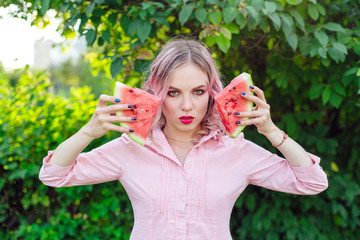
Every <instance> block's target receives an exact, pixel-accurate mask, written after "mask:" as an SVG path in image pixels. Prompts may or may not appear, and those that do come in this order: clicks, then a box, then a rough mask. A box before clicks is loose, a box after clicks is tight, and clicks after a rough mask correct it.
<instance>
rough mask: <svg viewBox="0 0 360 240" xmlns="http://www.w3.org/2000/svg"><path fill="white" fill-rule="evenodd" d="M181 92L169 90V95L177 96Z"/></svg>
mask: <svg viewBox="0 0 360 240" xmlns="http://www.w3.org/2000/svg"><path fill="white" fill-rule="evenodd" d="M178 94H179V93H178V92H177V91H169V92H168V95H169V96H170V97H175V96H176V95H178Z"/></svg>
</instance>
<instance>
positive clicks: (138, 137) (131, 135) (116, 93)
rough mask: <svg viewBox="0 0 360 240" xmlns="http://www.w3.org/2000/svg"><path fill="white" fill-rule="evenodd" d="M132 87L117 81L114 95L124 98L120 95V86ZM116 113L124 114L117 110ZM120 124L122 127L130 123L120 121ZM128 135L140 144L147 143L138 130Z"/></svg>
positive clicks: (127, 126)
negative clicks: (137, 132) (138, 133)
mask: <svg viewBox="0 0 360 240" xmlns="http://www.w3.org/2000/svg"><path fill="white" fill-rule="evenodd" d="M124 87H125V88H130V87H129V86H127V85H125V84H123V83H121V82H119V81H116V82H115V87H114V97H116V98H119V99H122V97H121V96H120V88H124ZM116 115H117V116H124V115H123V114H122V111H117V112H116ZM119 125H120V126H121V127H124V128H129V126H130V125H129V124H128V123H126V122H123V123H119ZM127 135H128V136H129V137H130V138H131V139H132V140H134V141H135V142H137V143H138V144H140V145H145V139H143V138H142V137H140V136H139V135H137V134H136V132H134V133H127Z"/></svg>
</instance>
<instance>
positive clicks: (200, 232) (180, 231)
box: [40, 39, 328, 240]
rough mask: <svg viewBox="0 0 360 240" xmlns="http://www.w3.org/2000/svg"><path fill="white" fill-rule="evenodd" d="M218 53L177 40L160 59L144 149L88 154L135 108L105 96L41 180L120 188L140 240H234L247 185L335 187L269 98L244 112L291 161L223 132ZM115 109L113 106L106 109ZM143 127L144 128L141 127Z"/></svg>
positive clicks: (116, 143)
mask: <svg viewBox="0 0 360 240" xmlns="http://www.w3.org/2000/svg"><path fill="white" fill-rule="evenodd" d="M218 76H219V74H218V70H217V68H216V65H215V63H214V60H213V59H212V57H211V55H210V54H209V52H208V51H207V50H206V48H205V47H204V46H203V45H202V44H201V43H200V42H198V41H194V40H183V39H180V40H173V41H170V42H169V43H168V44H167V45H165V46H164V48H163V49H162V50H161V52H160V53H159V54H158V56H157V57H156V59H155V60H154V62H153V64H152V66H151V69H150V76H149V79H148V80H147V81H146V83H145V86H144V89H145V90H146V91H148V92H151V93H153V94H155V95H158V96H160V97H161V98H162V104H161V111H159V115H158V116H157V117H156V118H155V120H154V121H153V126H152V128H151V134H150V135H149V137H148V139H147V140H146V144H145V146H141V145H139V144H137V143H135V142H134V141H132V140H131V139H130V138H129V137H128V136H127V135H126V134H122V136H121V137H119V138H117V139H115V140H113V141H111V142H109V143H107V144H104V145H103V146H101V147H99V148H97V149H94V150H92V151H91V152H88V153H81V152H82V151H83V150H84V148H85V147H86V146H87V145H88V144H89V143H90V142H91V141H92V140H94V139H95V138H98V137H101V136H103V135H104V134H105V133H106V132H107V131H110V130H113V131H118V132H123V133H128V132H132V131H133V130H132V129H125V128H122V127H120V126H118V125H116V124H114V123H116V122H127V121H133V120H132V119H131V118H125V117H118V116H115V115H114V113H115V111H128V110H129V109H130V108H131V107H132V106H131V105H126V104H122V103H121V101H123V100H124V99H122V100H121V99H120V100H119V99H115V98H114V97H112V96H107V95H102V96H101V97H100V99H99V104H98V106H97V108H96V110H95V113H94V115H93V116H92V118H91V120H90V121H89V122H88V123H87V124H86V125H85V126H84V127H83V128H81V129H80V130H79V132H77V133H76V134H75V135H73V136H72V137H70V138H69V139H68V140H66V141H65V142H63V143H62V144H60V145H59V146H58V147H57V149H56V150H55V151H50V152H49V154H48V156H47V157H45V158H44V160H43V166H42V169H41V171H40V179H41V181H42V182H43V183H44V184H46V185H49V186H53V187H65V186H74V185H84V184H96V183H101V182H106V181H113V180H118V181H120V182H121V184H122V185H123V186H124V188H125V190H126V192H127V193H128V195H129V198H130V200H131V203H132V206H133V210H134V215H135V222H134V228H133V230H132V233H131V239H224V240H225V239H226V240H228V239H231V234H230V231H229V222H230V214H231V211H232V208H233V206H234V203H235V201H236V199H237V198H238V197H239V195H240V194H241V193H242V192H243V191H244V189H245V188H246V186H247V185H248V184H254V185H258V186H262V187H265V188H268V189H272V190H276V191H281V192H287V193H293V194H317V193H319V192H321V191H323V190H325V189H326V188H327V186H328V182H327V178H326V174H325V173H324V172H323V170H322V168H321V167H320V166H319V162H320V159H319V158H318V157H316V156H314V155H312V154H310V153H307V152H306V151H305V150H304V149H303V148H302V147H301V146H300V145H299V144H297V143H296V142H295V141H293V140H292V139H291V138H287V136H286V135H285V134H284V132H283V131H281V130H280V129H279V128H277V127H276V125H275V124H274V123H273V122H272V120H271V118H270V111H269V110H270V107H269V105H268V104H267V103H266V100H265V97H264V94H263V92H262V91H261V90H260V89H259V88H257V87H255V86H252V87H251V90H252V91H253V92H254V93H255V94H256V96H249V95H243V97H244V98H246V99H248V100H250V101H252V102H254V103H255V104H256V106H257V107H256V108H255V109H254V110H253V111H251V112H241V113H238V115H239V116H242V117H250V119H249V120H246V121H241V122H237V123H238V124H241V125H252V124H254V125H256V127H257V130H258V131H259V133H261V134H263V135H264V136H265V137H267V138H268V139H269V141H270V142H271V143H272V144H273V145H274V146H275V147H277V148H278V149H279V151H280V152H281V153H282V154H283V155H284V157H285V159H284V158H281V157H279V156H277V155H275V154H272V153H270V152H269V151H267V150H265V149H263V148H261V147H259V146H257V145H256V144H254V143H252V142H250V141H247V140H246V139H245V138H244V135H243V134H242V133H241V134H240V136H238V137H237V138H235V139H232V138H229V137H228V136H226V135H225V134H223V133H222V132H221V127H219V126H221V122H220V120H219V117H218V115H217V113H216V112H215V108H214V96H215V95H216V94H217V93H219V92H220V91H221V89H222V85H221V82H220V80H219V77H218ZM108 102H109V103H113V104H112V105H110V106H107V103H108ZM135 121H136V120H135Z"/></svg>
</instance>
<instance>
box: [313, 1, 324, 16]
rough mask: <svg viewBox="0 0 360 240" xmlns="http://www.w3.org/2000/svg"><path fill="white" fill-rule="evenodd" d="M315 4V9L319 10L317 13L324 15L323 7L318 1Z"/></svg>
mask: <svg viewBox="0 0 360 240" xmlns="http://www.w3.org/2000/svg"><path fill="white" fill-rule="evenodd" d="M315 6H316V8H317V10H318V11H319V13H320V14H321V15H323V16H325V14H326V11H325V8H324V7H323V6H322V5H320V4H318V3H317V4H316V5H315Z"/></svg>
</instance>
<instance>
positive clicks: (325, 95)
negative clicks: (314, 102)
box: [322, 87, 331, 105]
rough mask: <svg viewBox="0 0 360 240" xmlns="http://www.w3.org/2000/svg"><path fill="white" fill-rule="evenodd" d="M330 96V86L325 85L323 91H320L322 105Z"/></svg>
mask: <svg viewBox="0 0 360 240" xmlns="http://www.w3.org/2000/svg"><path fill="white" fill-rule="evenodd" d="M330 96H331V88H330V87H326V88H325V90H324V91H323V93H322V102H323V105H325V104H326V103H327V102H328V101H329V99H330Z"/></svg>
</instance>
